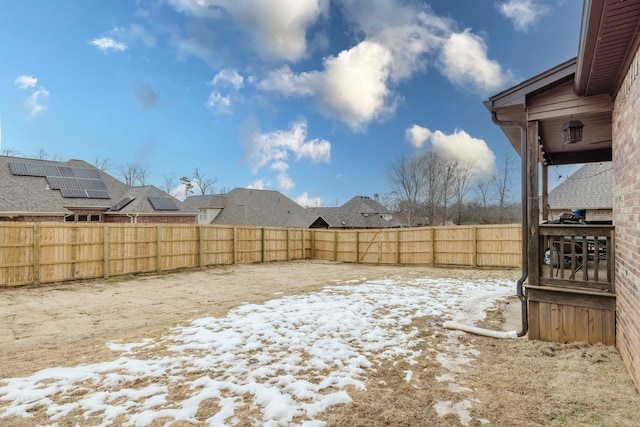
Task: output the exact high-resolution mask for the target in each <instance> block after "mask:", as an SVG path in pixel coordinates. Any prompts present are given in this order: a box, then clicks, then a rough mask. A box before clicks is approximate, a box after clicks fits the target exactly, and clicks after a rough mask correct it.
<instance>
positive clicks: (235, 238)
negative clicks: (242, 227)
mask: <svg viewBox="0 0 640 427" xmlns="http://www.w3.org/2000/svg"><path fill="white" fill-rule="evenodd" d="M232 244H233V248H232V249H233V260H232V261H233V262H232V264H233V265H235V264H237V263H238V229H237V228H236V227H235V226H234V227H233V243H232Z"/></svg>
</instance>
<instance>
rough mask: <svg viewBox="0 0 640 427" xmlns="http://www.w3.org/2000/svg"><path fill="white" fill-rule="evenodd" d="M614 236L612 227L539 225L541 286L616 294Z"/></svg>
mask: <svg viewBox="0 0 640 427" xmlns="http://www.w3.org/2000/svg"><path fill="white" fill-rule="evenodd" d="M614 234H615V233H614V227H613V226H612V225H588V224H585V225H582V224H576V225H566V224H543V225H540V228H539V236H540V256H539V260H540V265H541V268H540V285H541V286H558V287H569V288H580V289H587V290H600V291H604V292H610V293H615V283H614V262H613V261H614V259H615V253H614V250H615V249H614Z"/></svg>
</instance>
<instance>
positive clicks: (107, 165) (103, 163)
mask: <svg viewBox="0 0 640 427" xmlns="http://www.w3.org/2000/svg"><path fill="white" fill-rule="evenodd" d="M93 166H95V167H97V168H98V169H100V170H101V171H103V172H107V171H109V170H111V169H113V168H114V167H115V166H114V164H113V163H112V162H111V159H110V158H108V157H101V156H96V158H95V159H94V161H93Z"/></svg>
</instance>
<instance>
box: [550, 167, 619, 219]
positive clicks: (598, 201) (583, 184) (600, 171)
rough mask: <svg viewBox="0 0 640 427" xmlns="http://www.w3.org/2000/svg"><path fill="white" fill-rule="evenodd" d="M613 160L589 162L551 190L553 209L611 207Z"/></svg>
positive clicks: (551, 205)
mask: <svg viewBox="0 0 640 427" xmlns="http://www.w3.org/2000/svg"><path fill="white" fill-rule="evenodd" d="M612 185H613V178H612V174H611V162H602V163H587V164H585V165H584V166H582V167H581V168H580V169H578V170H577V171H575V172H574V173H573V174H572V175H571V176H569V177H568V178H567V179H566V180H564V181H563V182H562V183H560V184H559V185H558V186H557V187H556V188H554V189H553V190H551V191H550V192H549V206H550V207H551V209H567V210H572V209H611V208H612V206H613V187H612Z"/></svg>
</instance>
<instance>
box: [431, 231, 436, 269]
mask: <svg viewBox="0 0 640 427" xmlns="http://www.w3.org/2000/svg"><path fill="white" fill-rule="evenodd" d="M431 264H433V265H435V264H436V228H435V227H433V226H432V227H431Z"/></svg>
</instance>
